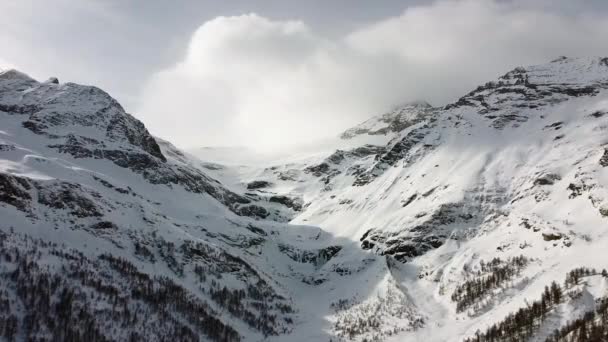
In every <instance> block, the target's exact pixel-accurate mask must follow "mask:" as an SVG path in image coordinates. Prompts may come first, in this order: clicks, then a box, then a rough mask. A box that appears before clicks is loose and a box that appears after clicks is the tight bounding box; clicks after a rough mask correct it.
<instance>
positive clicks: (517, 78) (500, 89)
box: [444, 58, 608, 129]
mask: <svg viewBox="0 0 608 342" xmlns="http://www.w3.org/2000/svg"><path fill="white" fill-rule="evenodd" d="M566 59H567V58H566ZM563 61H564V60H560V61H557V62H563ZM602 61H603V60H602ZM600 63H603V62H601V61H600ZM606 87H608V85H607V84H603V83H596V84H591V85H590V84H577V83H572V84H570V83H541V82H537V83H534V81H531V80H530V71H529V70H527V69H525V68H522V67H518V68H515V69H514V70H512V71H510V72H508V73H506V74H505V75H503V76H502V77H500V78H499V80H498V81H497V82H487V83H486V84H484V85H481V86H479V87H477V88H476V89H475V90H473V91H471V92H470V93H468V94H467V95H465V96H463V97H461V98H460V99H459V100H458V101H456V102H455V103H453V104H449V105H447V106H446V107H444V109H446V110H450V109H454V108H459V107H473V108H477V111H478V113H479V114H481V115H483V116H484V117H486V118H487V119H489V120H490V126H491V127H494V128H496V129H503V128H505V127H507V126H513V127H517V126H518V125H519V124H521V123H524V122H526V121H527V120H528V117H527V116H526V115H523V114H521V112H520V111H519V110H518V109H519V108H531V109H533V108H538V107H543V106H547V105H551V104H555V103H559V102H563V101H566V100H568V98H569V97H581V96H595V95H597V94H598V93H599V91H600V90H601V89H603V88H606ZM505 102H509V103H511V105H510V106H505V105H504V104H505ZM505 108H506V109H505ZM550 128H554V129H560V128H561V125H558V126H555V127H550Z"/></svg>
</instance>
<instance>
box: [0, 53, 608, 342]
mask: <svg viewBox="0 0 608 342" xmlns="http://www.w3.org/2000/svg"><path fill="white" fill-rule="evenodd" d="M606 120H608V59H605V58H604V59H601V58H578V59H570V58H560V59H558V60H555V61H553V62H551V63H548V64H544V65H540V66H532V67H526V68H517V69H515V70H513V71H511V72H509V73H507V74H505V75H504V76H502V77H500V78H499V79H498V80H497V81H495V82H489V83H487V84H485V85H483V86H480V87H478V88H477V89H475V90H473V91H471V92H470V93H469V94H466V95H465V96H463V97H462V98H461V99H459V100H458V101H457V102H455V103H453V104H450V105H448V106H445V107H442V108H432V107H430V106H428V105H424V104H413V105H406V106H404V107H402V108H399V109H396V110H395V111H393V112H391V113H388V114H385V115H382V116H379V117H377V118H373V119H370V120H369V121H367V122H365V123H363V124H361V125H359V126H357V127H355V128H353V129H350V130H348V131H346V132H345V133H344V134H343V135H342V136H341V137H340V138H339V139H337V141H336V142H334V143H335V144H334V145H333V146H334V148H333V149H331V148H328V147H329V145H328V144H324V145H323V146H324V148H322V149H319V150H318V151H314V152H310V151H309V150H307V151H305V152H302V153H299V154H294V155H290V156H284V157H281V158H279V159H276V160H274V161H269V162H268V164H267V165H262V166H260V163H259V162H258V161H256V163H254V165H237V164H234V163H232V164H231V165H220V164H217V163H209V162H206V161H200V160H197V159H196V158H194V157H192V156H191V155H190V154H187V153H183V152H181V151H179V150H177V149H176V148H175V147H173V146H172V145H171V144H170V143H169V142H166V141H162V140H160V139H155V138H154V137H152V136H151V135H150V134H149V133H148V132H147V130H146V129H145V127H144V125H143V124H142V123H141V122H139V121H137V120H136V119H135V118H133V117H132V116H130V115H129V114H127V113H125V112H124V110H123V109H122V107H120V105H119V104H118V103H116V101H114V100H113V99H112V98H111V97H110V96H109V95H107V94H106V93H104V92H103V91H101V90H99V89H97V88H94V87H87V86H80V85H76V84H71V83H67V84H59V83H58V82H53V81H52V80H51V81H49V82H43V83H40V82H37V81H35V80H33V79H31V78H29V77H28V76H26V75H24V74H22V73H19V72H16V71H8V72H4V73H2V74H0V122H1V125H0V217H2V222H1V223H0V232H2V234H0V236H1V237H2V239H1V242H2V243H1V244H0V248H1V251H2V253H1V254H2V256H1V258H3V259H2V260H3V263H2V266H0V279H2V281H0V286H1V289H2V290H1V291H0V303H9V304H8V305H0V323H2V324H3V325H4V326H12V325H11V324H13V323H10V322H16V323H14V325H15V327H16V328H15V329H14V330H15V332H14V336H15V337H16V338H17V339H19V340H25V339H27V338H29V337H32V336H39V337H47V338H52V337H55V338H56V339H63V340H66V339H69V338H73V337H74V336H78V337H79V338H87V339H93V340H95V339H97V340H103V338H105V339H109V340H112V339H114V340H125V339H128V338H131V339H133V340H163V339H170V338H174V339H179V340H198V339H202V340H213V341H237V340H244V341H257V340H276V341H284V340H289V341H327V340H330V339H331V340H346V341H351V340H352V341H355V340H356V341H362V340H368V341H369V340H396V341H404V340H405V341H418V340H422V339H425V340H428V341H462V340H464V339H465V338H468V337H472V336H474V335H475V333H476V332H477V331H478V330H481V331H483V330H484V329H485V328H487V327H488V326H490V325H492V324H493V323H498V322H500V321H502V320H503V319H504V318H505V317H507V316H508V315H509V314H510V313H512V312H515V311H516V310H518V309H520V308H524V307H527V303H530V302H531V301H534V300H537V299H540V297H541V295H542V294H543V291H544V289H545V286H547V285H550V284H551V282H552V281H556V282H558V283H559V284H563V281H564V279H565V277H566V275H567V273H568V272H569V271H571V270H572V269H575V268H577V267H582V266H585V267H590V268H595V269H597V270H598V272H599V270H601V269H603V268H608V259H606V258H605V257H604V256H605V254H604V249H605V246H606V245H607V243H608V240H607V239H608V237H607V236H606V220H607V218H606V216H608V197H607V195H608V193H607V190H606V186H607V185H608V169H606V166H608V152H607V151H608V149H607V147H606V144H607V143H608V139H607V138H606V132H605V131H606V129H608V121H606ZM490 277H495V278H496V277H498V278H496V279H499V278H500V279H499V280H496V281H494V282H493V283H492V284H490V285H487V286H486V287H484V288H483V289H478V290H475V291H477V292H474V293H473V292H471V291H473V290H471V288H470V287H471V286H470V284H472V283H473V282H475V281H480V280H484V279H489V278H490ZM492 279H494V278H492ZM585 279H587V278H585ZM588 279H589V280H584V281H581V282H580V283H577V284H576V285H568V286H566V285H563V287H564V291H566V292H567V294H568V295H567V296H565V298H564V299H563V300H562V301H561V302H559V303H558V304H555V305H553V306H551V307H550V310H549V313H548V314H547V315H545V316H544V317H543V319H542V320H538V321H537V322H536V321H535V322H536V323H535V326H534V331H533V332H532V333H531V334H529V335H525V336H524V335H521V336H520V340H531V341H544V340H545V339H546V338H547V337H548V336H549V335H550V334H551V333H552V332H553V330H554V329H556V328H559V327H561V326H564V325H565V324H566V322H567V321H569V320H572V319H574V318H577V317H579V316H581V315H582V314H583V313H584V312H586V311H588V310H592V309H593V308H594V307H595V306H596V303H597V302H596V300H598V299H599V298H601V297H604V296H606V295H608V293H606V280H605V279H604V278H603V277H602V276H601V275H599V274H596V275H592V276H590V277H589V278H588ZM47 283H48V284H54V285H52V286H51V285H44V284H47ZM40 284H43V285H40ZM467 286H469V287H467ZM28 289H29V290H28ZM27 293H37V294H39V295H37V296H31V295H29V296H28V295H27ZM44 303H50V304H44ZM78 312H80V314H77V313H78ZM34 313H36V314H34ZM32 317H33V318H32ZM57 317H59V322H60V323H61V324H57V323H53V321H54V320H57ZM134 317H135V318H134ZM32 320H34V321H36V322H39V323H38V324H37V325H34V326H32V325H31V324H29V323H27V322H30V321H32ZM6 322H9V323H10V324H9V323H6ZM150 322H155V324H151V323H150ZM62 324H63V325H62ZM67 326H69V327H71V328H69V329H68V328H66V327H67ZM62 327H63V328H62Z"/></svg>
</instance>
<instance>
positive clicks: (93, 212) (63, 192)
mask: <svg viewBox="0 0 608 342" xmlns="http://www.w3.org/2000/svg"><path fill="white" fill-rule="evenodd" d="M35 185H36V189H37V190H38V203H40V204H43V205H46V206H47V207H50V208H54V209H65V210H69V211H70V212H69V213H70V215H72V216H75V217H80V218H82V217H100V216H103V214H102V213H101V210H100V209H99V208H98V207H97V205H96V204H95V202H93V200H91V199H90V198H88V197H86V196H84V193H85V192H84V191H83V189H82V188H81V186H80V185H78V184H72V183H67V182H59V183H53V184H49V185H48V186H46V185H43V184H41V183H36V184H35ZM93 195H95V196H96V197H98V198H99V197H101V196H100V195H99V194H96V193H93Z"/></svg>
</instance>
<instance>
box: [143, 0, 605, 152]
mask: <svg viewBox="0 0 608 342" xmlns="http://www.w3.org/2000/svg"><path fill="white" fill-rule="evenodd" d="M606 19H607V18H604V17H599V16H594V15H589V14H585V13H577V14H576V15H570V16H569V15H565V14H559V13H557V12H556V13H552V12H548V11H546V10H541V9H539V8H538V7H525V2H523V1H521V2H520V1H512V2H502V1H501V2H494V1H485V0H464V1H439V2H434V3H432V4H430V5H425V6H418V7H411V8H409V9H407V10H405V11H404V12H403V13H402V14H401V15H399V16H396V17H393V18H387V19H385V20H382V21H379V22H376V23H373V24H371V25H367V26H366V27H361V28H359V29H358V30H356V31H355V32H352V33H350V34H348V35H346V36H345V37H339V38H328V37H324V36H322V35H320V34H318V33H316V32H315V31H314V30H313V29H312V28H311V27H309V26H307V25H306V24H305V23H303V22H301V21H275V20H270V19H267V18H264V17H262V16H259V15H256V14H249V15H242V16H234V17H218V18H216V19H213V20H211V21H208V22H206V23H204V24H203V25H202V26H200V27H199V28H198V29H197V30H196V32H195V33H194V34H193V36H192V38H191V41H190V45H189V48H188V51H187V54H186V56H185V57H184V59H183V60H182V61H180V62H179V63H176V64H175V65H174V66H171V67H170V68H168V69H166V70H163V71H160V72H158V73H157V74H155V75H154V76H153V77H152V78H151V79H150V80H149V82H147V84H146V86H145V87H144V90H143V92H142V98H141V100H140V103H142V105H141V107H140V108H139V110H138V111H137V113H138V115H139V116H140V117H142V118H143V119H144V121H145V122H146V124H147V126H148V127H149V128H150V129H151V131H152V132H153V133H155V134H158V135H160V136H162V137H166V138H169V139H171V140H172V141H174V142H176V143H177V144H178V145H181V146H185V147H195V146H202V145H224V146H226V145H230V146H235V145H246V146H249V147H254V148H258V149H276V148H280V147H285V146H287V145H292V144H298V143H305V142H308V141H311V140H314V139H319V138H324V137H328V136H333V135H335V134H337V133H338V132H339V131H341V130H343V129H345V128H347V127H349V126H350V125H353V124H355V123H358V122H359V121H361V120H363V119H365V118H367V117H369V116H371V115H374V114H378V113H380V112H382V111H383V110H386V109H388V108H389V107H391V106H393V105H396V104H398V103H402V102H406V101H409V100H418V99H425V100H428V101H430V102H431V103H433V104H436V105H440V104H445V103H447V102H449V101H452V100H454V99H456V98H457V97H459V96H460V95H462V94H463V93H465V92H467V91H468V90H470V89H471V88H473V87H475V86H476V85H478V84H480V83H483V82H485V81H487V80H491V79H494V78H496V76H498V75H500V74H503V73H505V72H506V71H508V70H509V69H511V68H513V67H515V66H518V65H526V64H534V63H542V62H546V61H548V60H550V59H552V58H554V57H556V56H559V55H568V56H577V55H608V46H606V44H603V40H604V38H605V37H606V36H607V34H608V20H606Z"/></svg>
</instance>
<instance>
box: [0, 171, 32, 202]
mask: <svg viewBox="0 0 608 342" xmlns="http://www.w3.org/2000/svg"><path fill="white" fill-rule="evenodd" d="M30 189H31V186H30V184H29V182H28V181H27V180H26V179H25V178H22V177H17V176H11V175H7V174H4V173H0V202H4V203H6V204H8V205H12V206H13V207H15V208H17V209H19V210H21V211H26V210H27V208H28V206H29V203H30V201H31V199H32V196H31V195H30V194H29V192H28V191H29V190H30Z"/></svg>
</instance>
